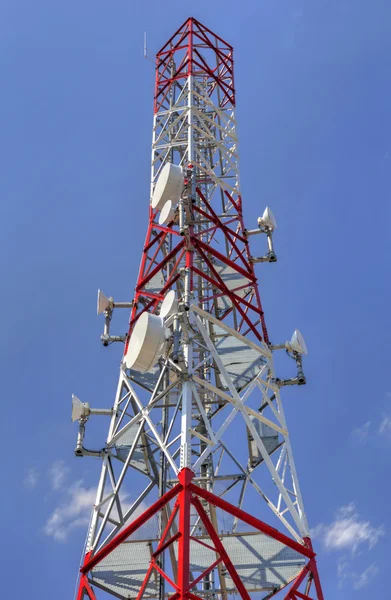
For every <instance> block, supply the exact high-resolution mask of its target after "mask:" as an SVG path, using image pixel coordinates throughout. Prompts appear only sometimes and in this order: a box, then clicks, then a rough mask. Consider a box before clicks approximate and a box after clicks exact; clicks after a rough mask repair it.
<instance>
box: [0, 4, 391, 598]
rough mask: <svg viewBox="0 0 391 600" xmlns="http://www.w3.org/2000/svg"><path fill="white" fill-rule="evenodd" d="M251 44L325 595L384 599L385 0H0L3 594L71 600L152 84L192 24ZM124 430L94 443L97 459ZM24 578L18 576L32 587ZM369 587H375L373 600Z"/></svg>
mask: <svg viewBox="0 0 391 600" xmlns="http://www.w3.org/2000/svg"><path fill="white" fill-rule="evenodd" d="M191 15H193V16H195V17H196V18H198V19H199V20H201V21H203V22H204V23H205V24H206V25H207V26H209V27H210V28H211V29H212V30H215V31H216V32H217V33H219V34H220V35H221V36H222V37H224V38H225V39H227V41H228V42H230V43H231V44H233V46H234V47H235V67H236V72H235V80H236V88H237V120H238V131H239V137H240V158H241V185H242V192H243V203H244V213H245V218H246V222H247V224H248V226H252V224H253V225H254V224H255V221H256V217H257V216H259V214H261V211H262V209H263V207H264V206H265V205H266V204H269V205H271V206H272V207H273V210H274V212H275V214H276V216H277V219H278V230H277V232H276V235H275V244H276V251H277V254H278V258H279V261H278V263H277V264H276V265H263V266H262V267H259V268H258V275H259V281H260V291H261V296H262V300H263V305H264V309H265V312H266V317H267V323H268V328H269V333H270V336H271V339H272V340H275V341H280V340H285V339H287V338H288V337H289V335H290V333H291V331H292V330H293V329H294V328H295V327H299V328H300V329H301V330H302V332H303V333H304V334H305V338H306V341H307V344H308V347H309V350H310V354H309V356H308V357H307V358H306V361H305V370H306V375H307V378H308V385H307V386H306V387H305V388H300V389H298V390H289V392H287V394H286V403H285V405H286V412H287V418H288V423H289V425H290V430H291V436H292V443H293V448H294V453H295V459H296V463H297V468H298V473H299V477H300V482H301V486H302V491H303V495H304V502H305V506H306V510H307V514H308V518H309V522H310V525H311V527H312V528H314V537H315V542H314V543H315V545H316V550H317V551H318V555H319V568H320V573H321V578H322V582H323V586H324V591H325V597H326V598H329V599H330V598H332V599H333V600H339V599H342V598H343V599H344V600H350V599H357V600H360V599H361V598H368V594H370V595H371V597H381V596H383V595H384V594H385V592H386V589H388V587H389V586H388V582H387V579H388V577H387V576H388V571H389V554H390V543H389V537H388V536H389V533H390V530H391V517H390V511H389V499H388V496H389V493H390V484H389V477H388V474H389V469H390V464H391V455H390V450H391V383H390V379H389V377H388V374H389V352H388V350H389V335H390V334H389V331H390V311H389V306H390V300H391V298H390V285H389V277H388V273H389V264H390V250H391V247H390V236H389V232H388V230H389V223H390V201H389V199H390V166H391V130H390V125H391V116H390V110H389V106H390V99H391V98H390V96H391V78H390V68H389V64H390V55H391V36H390V22H391V5H390V3H389V2H388V0H377V1H376V2H373V1H369V0H360V1H357V0H328V1H326V0H322V1H321V0H312V1H311V2H309V1H304V0H302V1H300V0H297V1H296V0H290V1H288V0H286V1H282V0H274V1H271V0H267V1H266V0H248V1H244V2H241V3H239V2H233V0H225V2H221V1H217V0H214V2H206V1H204V0H200V1H199V2H197V3H196V9H194V8H192V5H191V3H186V2H177V1H171V2H168V3H164V5H163V3H160V2H157V1H155V0H151V1H149V2H144V3H141V2H136V1H131V0H127V1H125V0H115V2H108V1H107V0H106V1H103V0H94V1H92V0H83V1H82V2H80V1H79V2H76V1H75V0H68V2H58V1H57V2H53V0H35V2H31V0H3V2H2V3H1V5H0V46H1V52H0V70H1V78H2V93H1V97H0V108H1V110H0V120H1V142H0V164H1V177H0V191H1V196H0V197H1V204H2V235H1V238H0V244H1V251H0V265H1V274H2V281H3V286H2V292H1V295H2V299H3V306H2V330H3V344H2V345H1V349H0V353H1V364H2V377H1V380H2V388H3V389H2V397H3V403H2V406H3V410H2V412H3V415H2V416H3V419H2V436H1V437H2V441H3V449H4V453H3V473H4V472H5V477H4V476H3V493H2V494H1V508H2V510H1V514H2V517H3V523H2V531H3V534H2V535H3V544H2V549H1V550H0V556H1V564H2V568H3V569H4V572H5V573H6V575H7V576H6V577H5V578H4V577H3V584H2V587H3V595H4V597H7V596H11V595H12V597H13V598H14V599H15V600H19V598H20V599H22V598H24V597H25V595H26V591H27V590H28V593H29V598H30V599H31V600H35V599H37V600H38V598H39V599H40V600H41V599H42V598H49V597H51V596H52V595H53V593H55V595H56V600H63V599H64V600H65V599H67V600H69V598H71V597H72V595H73V588H74V583H75V578H76V572H77V568H78V564H79V559H80V554H81V551H82V547H83V543H84V537H85V531H86V519H87V520H88V512H89V511H88V508H89V507H90V506H91V503H92V501H93V497H94V494H93V489H94V486H95V484H96V482H97V477H98V472H99V463H98V462H97V461H95V460H93V459H87V458H84V459H76V458H74V457H73V448H74V445H75V441H76V429H75V427H74V426H72V425H71V423H70V403H71V393H72V392H74V393H77V394H78V395H79V396H80V397H81V398H82V399H83V400H88V401H90V402H91V403H94V405H97V406H102V407H103V406H108V405H110V404H111V403H112V400H113V396H114V392H115V386H116V379H117V374H118V363H119V360H120V349H119V348H116V347H111V348H109V349H104V348H102V347H101V345H100V342H99V335H100V333H101V328H102V322H101V321H100V320H99V319H98V318H97V317H96V313H95V302H96V290H97V288H98V287H102V288H103V289H104V290H105V291H106V292H107V293H108V294H109V295H113V296H114V297H115V298H117V299H120V300H126V299H129V298H130V297H131V296H132V292H133V288H134V285H135V281H136V276H137V270H138V262H139V255H140V252H141V249H142V244H143V240H144V235H145V229H146V226H147V215H148V195H149V161H150V143H151V124H152V110H153V103H152V100H153V86H154V72H153V66H152V64H151V63H150V62H148V61H145V60H144V59H143V56H142V52H143V32H144V31H145V30H147V31H148V45H149V51H150V54H151V55H153V54H154V52H155V51H156V50H157V49H158V48H159V47H160V46H161V45H162V44H163V43H164V41H165V40H166V39H167V38H168V37H170V36H171V34H172V33H173V32H174V30H175V29H176V28H177V27H178V26H179V25H180V24H181V22H182V21H184V19H185V18H187V17H188V16H191ZM105 428H106V424H105V423H103V422H102V421H100V422H97V423H96V424H95V425H94V427H93V428H92V427H91V430H90V431H89V435H90V441H91V445H93V443H94V442H95V440H96V443H97V444H98V443H99V441H101V440H102V437H103V435H104V432H105ZM19 582H20V583H19ZM369 590H370V591H369Z"/></svg>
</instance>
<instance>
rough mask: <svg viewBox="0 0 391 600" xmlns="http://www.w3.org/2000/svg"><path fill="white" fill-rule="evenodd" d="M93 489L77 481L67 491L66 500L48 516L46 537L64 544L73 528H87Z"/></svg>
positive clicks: (93, 497)
mask: <svg viewBox="0 0 391 600" xmlns="http://www.w3.org/2000/svg"><path fill="white" fill-rule="evenodd" d="M95 495H96V490H95V488H93V487H92V488H85V487H83V482H82V481H77V482H76V483H75V484H73V485H72V486H71V487H70V488H69V489H68V491H67V498H66V500H65V501H64V502H63V503H62V504H61V505H60V506H58V507H57V508H56V509H55V510H54V511H53V513H52V514H51V515H50V517H49V519H48V520H47V522H46V525H45V527H44V532H45V533H46V535H49V536H51V537H53V538H54V539H55V540H56V541H57V542H65V541H66V540H67V538H68V536H69V534H70V532H71V531H72V530H73V529H75V527H87V526H88V523H89V519H90V514H91V510H92V507H93V505H94V502H95Z"/></svg>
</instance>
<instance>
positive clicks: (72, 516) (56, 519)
mask: <svg viewBox="0 0 391 600" xmlns="http://www.w3.org/2000/svg"><path fill="white" fill-rule="evenodd" d="M128 498H129V494H128V493H127V492H125V491H123V493H122V494H120V502H121V507H122V512H123V514H125V512H126V511H127V510H128V509H129V508H130V506H131V504H130V503H129V501H128ZM95 499H96V489H95V488H94V487H91V488H86V487H84V485H83V481H77V482H76V483H74V484H73V485H72V486H71V487H70V488H69V489H68V490H67V492H66V495H65V497H64V498H63V501H62V502H61V504H60V505H59V506H58V507H57V508H56V509H55V510H54V511H53V512H52V514H51V515H50V517H49V519H48V520H47V522H46V524H45V527H44V532H45V534H46V535H48V536H50V537H52V538H53V539H54V540H55V541H56V542H66V540H67V539H68V536H69V534H70V533H71V531H72V530H73V529H75V528H77V527H84V528H87V527H88V525H89V522H90V517H91V512H92V509H93V506H94V504H95ZM147 508H148V505H147V504H146V503H145V502H141V504H140V506H139V507H138V508H137V509H136V510H135V511H134V513H133V515H132V517H131V519H135V518H136V517H138V516H139V515H140V514H141V513H143V512H144V511H145V510H146V509H147ZM110 516H111V517H112V518H113V519H115V520H116V521H119V516H118V512H117V508H116V505H115V504H114V506H113V509H112V511H111V513H110ZM128 522H130V521H128ZM126 524H127V523H126ZM126 524H125V526H126Z"/></svg>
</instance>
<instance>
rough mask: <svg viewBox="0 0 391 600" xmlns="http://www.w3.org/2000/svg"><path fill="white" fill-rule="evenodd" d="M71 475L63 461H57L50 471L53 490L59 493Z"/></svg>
mask: <svg viewBox="0 0 391 600" xmlns="http://www.w3.org/2000/svg"><path fill="white" fill-rule="evenodd" d="M68 473H69V467H67V466H65V462H64V461H63V460H56V461H55V462H54V463H53V464H52V466H51V467H50V469H49V479H50V483H51V486H52V490H54V491H56V492H57V491H58V490H61V488H62V487H63V485H64V483H65V481H66V478H67V476H68Z"/></svg>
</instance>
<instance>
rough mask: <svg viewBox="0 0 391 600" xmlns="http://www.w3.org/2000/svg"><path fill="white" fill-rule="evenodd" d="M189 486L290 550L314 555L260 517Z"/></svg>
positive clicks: (205, 498) (308, 556) (200, 495)
mask: <svg viewBox="0 0 391 600" xmlns="http://www.w3.org/2000/svg"><path fill="white" fill-rule="evenodd" d="M189 488H190V490H191V492H192V493H193V494H196V495H197V496H199V497H200V498H203V499H204V500H206V501H207V502H209V504H212V505H213V506H217V507H218V508H221V509H222V510H224V511H225V512H227V513H229V514H231V515H233V516H234V517H236V518H238V519H240V520H241V521H244V522H245V523H247V524H248V525H251V526H252V527H254V528H255V529H258V530H259V531H261V532H262V533H264V534H265V535H267V536H269V537H271V538H273V539H275V540H277V541H278V542H281V544H284V546H287V547H288V548H291V549H292V550H295V551H296V552H299V553H300V554H302V555H303V556H306V557H307V558H314V557H315V553H314V552H313V550H311V549H309V548H308V547H307V546H302V545H301V544H299V543H298V542H295V540H292V539H291V538H289V537H288V536H287V535H285V534H284V533H281V532H280V531H278V529H275V528H274V527H271V526H270V525H267V524H266V523H264V522H263V521H261V520H260V519H257V518H256V517H254V516H253V515H250V514H248V513H246V512H245V511H244V510H242V509H240V508H238V507H237V506H234V505H233V504H230V503H229V502H227V501H226V500H223V499H222V498H219V497H218V496H215V494H212V493H211V492H208V491H207V490H205V489H203V488H200V487H198V486H197V485H194V483H190V484H189Z"/></svg>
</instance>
